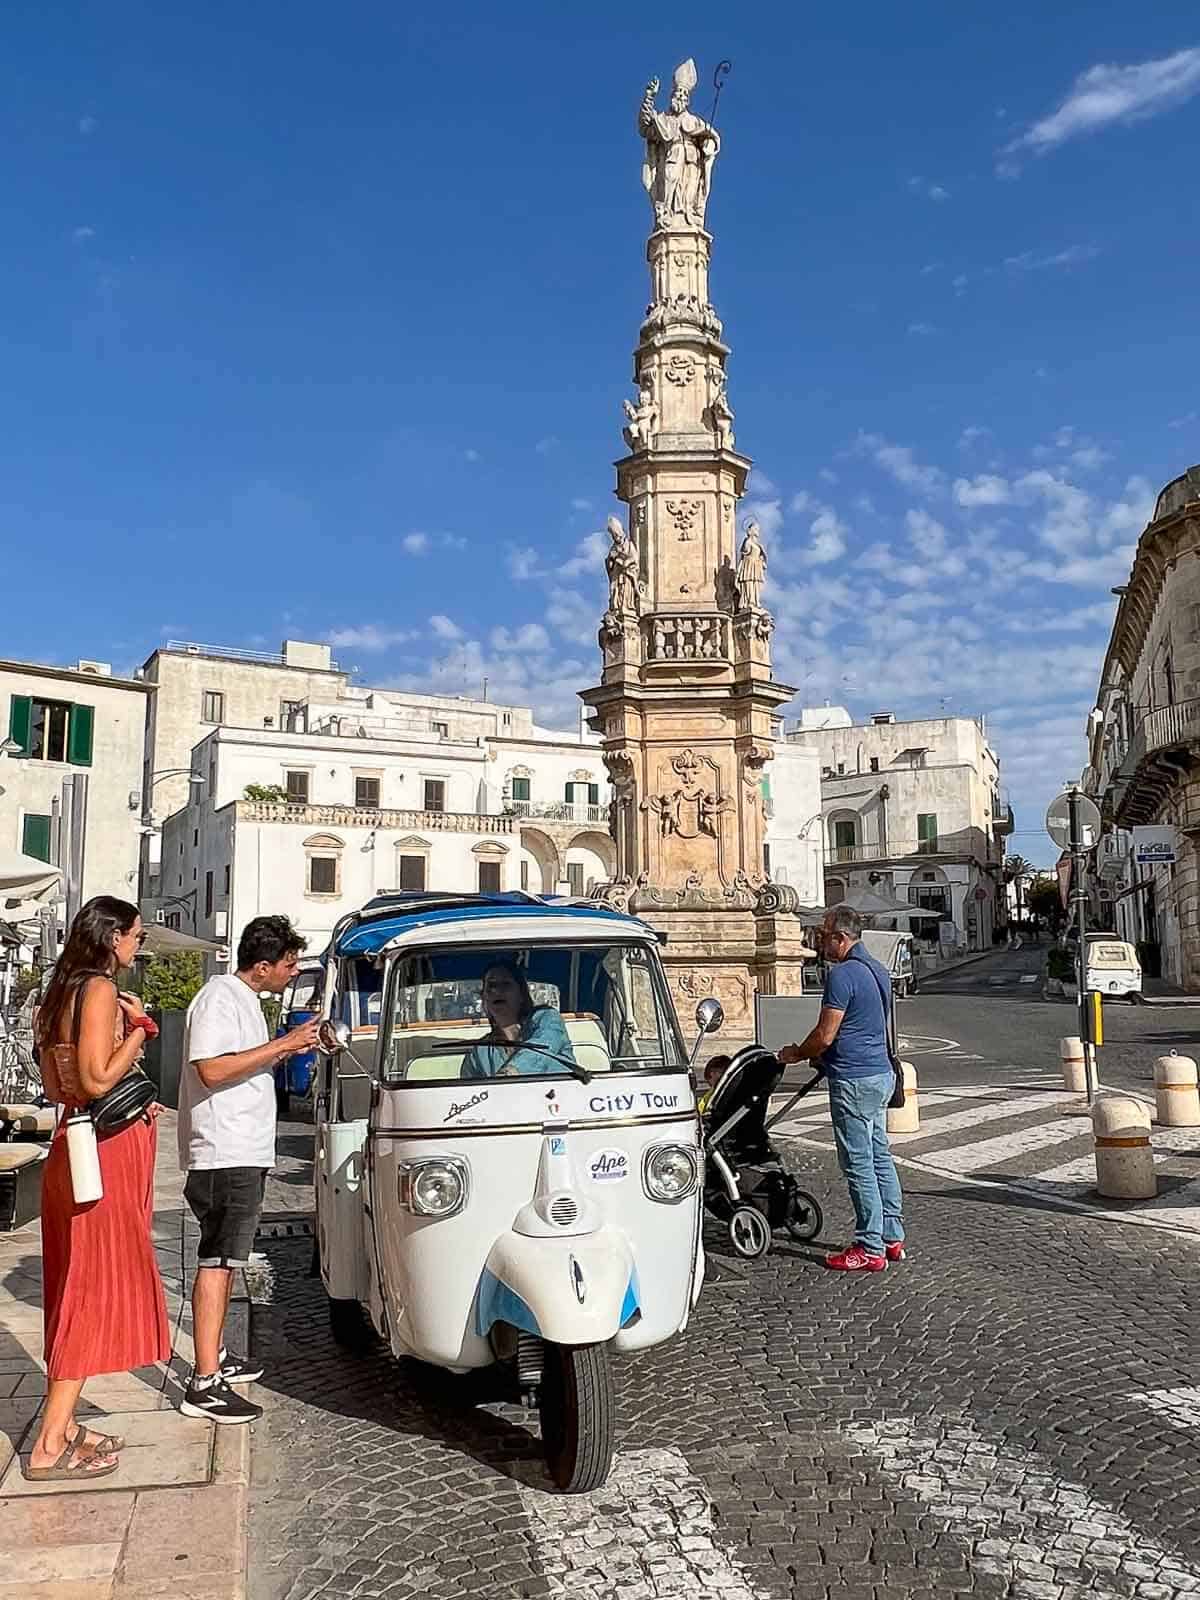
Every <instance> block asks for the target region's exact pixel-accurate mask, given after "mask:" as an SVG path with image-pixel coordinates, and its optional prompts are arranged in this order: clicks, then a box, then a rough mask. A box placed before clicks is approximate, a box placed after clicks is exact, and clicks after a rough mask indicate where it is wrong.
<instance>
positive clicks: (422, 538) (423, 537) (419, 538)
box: [400, 533, 429, 556]
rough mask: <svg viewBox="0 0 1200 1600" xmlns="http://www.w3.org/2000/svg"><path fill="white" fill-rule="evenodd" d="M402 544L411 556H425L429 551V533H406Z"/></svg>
mask: <svg viewBox="0 0 1200 1600" xmlns="http://www.w3.org/2000/svg"><path fill="white" fill-rule="evenodd" d="M400 543H401V544H402V545H403V546H404V548H405V550H407V551H408V553H409V555H410V556H423V555H424V554H425V553H426V551H427V550H428V549H429V535H428V534H427V533H406V534H405V535H404V537H403V539H401V541H400Z"/></svg>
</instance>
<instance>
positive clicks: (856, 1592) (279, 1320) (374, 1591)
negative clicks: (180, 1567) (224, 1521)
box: [248, 1128, 1200, 1600]
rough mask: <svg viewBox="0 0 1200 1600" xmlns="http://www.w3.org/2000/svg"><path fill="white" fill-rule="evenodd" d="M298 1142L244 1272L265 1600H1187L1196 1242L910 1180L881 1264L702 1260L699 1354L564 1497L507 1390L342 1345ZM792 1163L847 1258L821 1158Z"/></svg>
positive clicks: (1191, 1557) (1198, 1318) (657, 1391)
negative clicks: (705, 1268)
mask: <svg viewBox="0 0 1200 1600" xmlns="http://www.w3.org/2000/svg"><path fill="white" fill-rule="evenodd" d="M303 1139H304V1134H303V1130H302V1129H300V1128H294V1129H289V1130H288V1137H287V1139H286V1140H285V1150H288V1151H289V1152H291V1153H290V1154H289V1155H288V1157H287V1159H288V1160H289V1161H290V1162H294V1163H295V1164H296V1165H295V1170H294V1171H291V1172H286V1173H285V1174H284V1177H285V1179H290V1180H291V1181H285V1182H283V1183H280V1182H277V1181H273V1183H272V1188H271V1194H270V1198H269V1206H270V1209H271V1212H272V1216H271V1217H269V1218H268V1219H267V1221H268V1228H267V1233H268V1234H269V1233H270V1232H272V1231H276V1232H282V1231H283V1230H284V1229H288V1228H290V1229H291V1230H292V1236H291V1237H290V1238H289V1237H286V1236H284V1237H264V1238H263V1240H262V1241H261V1248H262V1250H263V1252H264V1257H265V1259H264V1261H263V1263H262V1265H261V1267H260V1268H259V1270H258V1271H257V1273H256V1274H255V1277H256V1281H257V1293H258V1295H259V1297H260V1299H261V1301H262V1304H260V1305H259V1306H258V1308H257V1315H256V1319H255V1327H256V1336H255V1337H256V1346H257V1348H258V1350H259V1351H260V1353H261V1354H262V1355H263V1356H264V1357H265V1358H266V1361H267V1364H268V1371H267V1375H266V1377H265V1379H264V1380H263V1383H262V1384H261V1385H260V1386H259V1391H258V1392H259V1393H261V1394H262V1397H263V1399H264V1400H265V1402H266V1404H267V1405H268V1411H267V1415H266V1417H265V1418H264V1420H263V1422H262V1423H261V1424H260V1425H259V1426H258V1428H257V1429H256V1441H255V1484H254V1488H253V1492H252V1507H251V1531H250V1583H249V1591H248V1592H249V1595H250V1597H251V1600H309V1597H315V1596H318V1595H319V1596H328V1597H334V1600H343V1597H344V1600H365V1597H368V1596H370V1597H382V1596H387V1597H389V1600H391V1597H396V1600H399V1597H408V1596H416V1595H419V1594H423V1595H428V1596H429V1597H430V1600H450V1597H452V1596H453V1597H458V1596H460V1595H463V1594H487V1595H489V1596H497V1597H504V1600H507V1597H510V1596H511V1597H513V1600H518V1597H526V1596H528V1597H532V1596H557V1595H564V1596H567V1595H569V1596H571V1597H572V1600H599V1597H605V1600H608V1597H612V1600H657V1597H659V1596H666V1595H684V1596H698V1597H701V1600H707V1597H709V1596H713V1597H716V1596H718V1595H719V1596H730V1597H733V1600H749V1597H754V1600H782V1597H785V1596H792V1597H799V1600H809V1597H822V1600H824V1597H828V1600H859V1597H869V1600H900V1597H901V1596H910V1597H914V1600H915V1597H925V1596H930V1597H932V1596H937V1597H939V1600H943V1597H955V1596H967V1595H972V1596H985V1597H993V1596H994V1597H1001V1596H1006V1597H1012V1600H1080V1597H1082V1596H1085V1595H1087V1596H1092V1597H1097V1600H1115V1597H1130V1600H1173V1597H1175V1596H1182V1595H1192V1594H1198V1593H1200V1475H1198V1474H1197V1473H1196V1471H1195V1460H1196V1449H1197V1445H1198V1444H1200V1242H1197V1241H1195V1240H1192V1239H1187V1238H1177V1237H1174V1236H1172V1235H1170V1234H1166V1233H1159V1232H1153V1231H1151V1230H1148V1229H1140V1228H1130V1227H1126V1226H1124V1225H1123V1224H1121V1223H1117V1222H1110V1221H1107V1220H1103V1219H1093V1218H1090V1217H1082V1216H1075V1215H1071V1214H1064V1213H1062V1212H1058V1211H1049V1210H1047V1209H1045V1208H1044V1206H1041V1205H1039V1204H1036V1203H1033V1201H1032V1197H1027V1196H1021V1195H1018V1194H1015V1193H1013V1192H1009V1191H1000V1190H989V1189H979V1188H975V1187H962V1186H959V1185H956V1184H955V1183H954V1182H953V1181H949V1180H946V1179H943V1178H938V1177H935V1176H933V1175H930V1174H926V1173H920V1172H917V1173H909V1174H908V1187H909V1200H908V1220H909V1225H910V1237H911V1245H912V1249H911V1255H910V1259H909V1260H908V1261H906V1262H904V1263H903V1264H901V1265H900V1266H898V1267H893V1268H890V1269H889V1270H888V1271H887V1272H886V1273H883V1274H880V1275H877V1276H872V1277H869V1278H865V1279H864V1278H857V1277H850V1278H847V1277H843V1276H839V1275H836V1274H831V1273H827V1272H825V1271H824V1270H823V1269H822V1268H821V1266H820V1265H819V1264H818V1259H817V1257H818V1254H819V1252H818V1251H817V1250H815V1249H809V1248H800V1247H795V1246H779V1247H777V1248H776V1249H774V1250H773V1251H772V1253H771V1254H770V1255H769V1256H768V1257H766V1258H765V1259H764V1260H762V1261H760V1262H756V1263H753V1264H746V1263H741V1262H737V1263H735V1262H732V1261H730V1260H729V1259H728V1258H727V1257H725V1256H724V1255H721V1254H719V1253H714V1254H713V1255H712V1256H711V1257H710V1269H711V1270H710V1280H709V1284H708V1287H707V1288H706V1291H705V1294H704V1296H703V1298H702V1300H701V1303H700V1306H699V1308H698V1311H697V1314H696V1316H695V1317H694V1319H693V1322H692V1325H691V1327H690V1328H689V1330H688V1333H687V1334H686V1336H685V1337H684V1338H682V1339H680V1340H678V1341H676V1342H675V1343H674V1344H673V1345H670V1346H668V1347H666V1348H665V1349H662V1350H659V1351H657V1352H650V1353H648V1354H646V1355H643V1356H640V1357H638V1358H636V1359H624V1360H620V1361H618V1362H617V1363H616V1372H617V1383H618V1391H619V1395H620V1422H619V1433H618V1454H617V1458H616V1463H615V1467H614V1472H613V1475H612V1478H611V1480H610V1482H609V1484H608V1485H607V1486H606V1488H605V1489H604V1490H602V1491H600V1492H598V1493H597V1494H594V1495H591V1496H586V1497H577V1498H570V1499H567V1498H562V1497H558V1496H555V1495H552V1494H550V1493H548V1492H547V1491H546V1489H545V1479H544V1477H543V1475H542V1471H541V1466H540V1458H539V1450H538V1445H537V1440H536V1424H535V1422H534V1420H533V1419H532V1418H531V1417H529V1416H528V1415H526V1414H525V1413H524V1412H522V1411H521V1410H520V1409H519V1408H517V1407H515V1406H512V1405H509V1404H506V1403H505V1401H504V1399H503V1397H501V1396H498V1395H497V1394H496V1393H495V1392H494V1391H492V1392H491V1393H489V1391H488V1390H487V1388H486V1387H484V1386H481V1384H479V1383H478V1382H476V1381H475V1380H454V1379H451V1378H447V1377H443V1376H440V1375H438V1374H436V1373H430V1372H428V1371H427V1370H425V1369H422V1368H420V1367H417V1366H414V1365H412V1364H405V1363H396V1362H393V1361H392V1360H391V1359H390V1358H389V1357H387V1356H386V1355H384V1354H383V1353H382V1352H376V1353H373V1354H370V1355H368V1356H366V1357H365V1358H361V1359H359V1360H351V1359H348V1358H347V1357H345V1356H344V1355H342V1354H341V1353H340V1352H339V1351H338V1350H337V1348H336V1347H335V1346H334V1345H333V1343H332V1341H331V1340H330V1338H329V1336H328V1333H327V1331H326V1320H325V1308H324V1304H323V1299H322V1294H321V1290H320V1286H319V1283H318V1282H317V1281H316V1280H314V1279H312V1278H310V1277H309V1276H308V1270H309V1258H310V1249H311V1245H310V1241H309V1240H308V1239H307V1238H305V1237H303V1236H302V1235H301V1234H300V1229H301V1228H302V1227H303V1224H302V1222H300V1221H299V1220H298V1218H297V1213H298V1212H302V1211H303V1209H304V1205H305V1197H306V1195H307V1190H306V1189H305V1187H304V1184H303V1177H304V1172H303V1167H302V1151H303V1148H304V1146H303ZM293 1141H294V1142H293ZM788 1156H789V1159H790V1160H792V1161H793V1163H794V1164H795V1165H797V1166H798V1167H799V1168H800V1170H801V1171H802V1172H803V1174H804V1176H805V1178H806V1181H808V1182H809V1184H810V1186H811V1187H813V1188H814V1189H815V1190H816V1191H817V1193H818V1194H819V1195H820V1196H821V1198H822V1200H823V1201H824V1202H826V1203H827V1211H828V1214H829V1216H830V1218H831V1226H830V1227H829V1229H828V1230H827V1232H828V1235H829V1241H830V1242H834V1241H837V1240H839V1239H840V1237H841V1234H842V1232H843V1230H844V1229H845V1226H846V1223H847V1220H848V1211H847V1204H846V1201H845V1197H844V1191H843V1189H842V1186H841V1182H840V1179H839V1177H838V1174H837V1172H836V1169H835V1167H834V1165H833V1162H832V1160H831V1158H830V1157H829V1156H828V1154H827V1153H826V1152H825V1151H823V1150H820V1149H808V1148H806V1147H798V1146H796V1145H794V1144H793V1145H790V1146H789V1147H788ZM712 1246H713V1250H714V1252H719V1251H720V1249H721V1242H720V1236H719V1233H714V1234H713V1235H712Z"/></svg>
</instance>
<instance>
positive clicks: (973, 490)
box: [954, 472, 1012, 509]
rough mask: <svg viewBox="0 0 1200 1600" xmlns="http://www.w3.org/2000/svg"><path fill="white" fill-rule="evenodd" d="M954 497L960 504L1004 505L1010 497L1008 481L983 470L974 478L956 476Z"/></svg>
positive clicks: (969, 506)
mask: <svg viewBox="0 0 1200 1600" xmlns="http://www.w3.org/2000/svg"><path fill="white" fill-rule="evenodd" d="M954 498H955V500H956V501H957V503H958V504H959V505H960V506H966V507H967V508H968V509H969V508H972V507H974V506H1006V505H1007V504H1008V502H1009V501H1010V500H1011V499H1012V490H1011V489H1010V487H1009V485H1008V483H1007V482H1006V481H1005V480H1004V479H1003V478H999V477H997V476H996V475H995V474H994V473H990V472H983V473H980V474H979V476H978V477H975V478H956V479H955V480H954Z"/></svg>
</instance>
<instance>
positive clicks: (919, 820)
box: [785, 706, 1013, 950]
mask: <svg viewBox="0 0 1200 1600" xmlns="http://www.w3.org/2000/svg"><path fill="white" fill-rule="evenodd" d="M785 743H786V744H789V745H798V746H801V747H804V748H807V749H809V750H811V751H814V752H815V753H816V755H817V758H818V760H819V763H820V774H821V778H820V781H821V811H822V813H823V827H824V834H825V886H824V895H823V899H824V903H825V904H827V905H833V904H835V903H836V902H837V901H838V900H839V899H842V898H844V897H845V895H847V894H848V893H851V892H853V891H854V890H856V889H873V890H874V891H875V892H876V893H878V894H881V895H884V896H885V897H894V898H896V899H899V900H905V901H908V902H909V903H910V904H914V905H922V906H926V907H928V908H929V909H931V910H935V911H937V912H938V913H939V915H940V917H941V919H942V921H943V922H944V923H946V924H949V926H948V927H947V928H946V930H945V935H944V940H945V942H947V943H949V944H951V945H953V946H962V947H965V948H967V949H971V950H982V949H987V948H988V947H989V946H990V945H991V943H992V936H993V932H994V930H995V929H996V928H997V927H1000V926H1003V924H1004V922H1005V921H1006V920H1007V918H1006V914H1005V910H1004V896H1003V889H1002V863H1003V855H1004V850H1003V840H1004V838H1005V837H1006V836H1007V835H1008V834H1009V833H1011V832H1012V826H1013V819H1012V810H1011V807H1010V806H1009V805H1008V802H1007V800H1006V799H1005V798H1004V796H1003V794H1002V792H1001V789H1000V783H999V765H1000V764H999V760H998V758H997V756H996V753H995V751H994V750H993V749H992V747H991V746H990V744H989V743H988V740H987V734H986V730H985V728H984V725H983V722H982V721H976V720H975V719H973V718H971V717H938V718H922V719H919V720H915V721H910V722H898V721H897V720H896V719H895V717H894V716H893V715H892V714H891V713H890V712H880V713H878V714H877V715H876V716H873V717H872V718H871V719H870V720H869V721H867V722H865V723H855V722H853V721H852V720H851V717H850V714H849V712H847V711H846V710H845V709H844V708H843V707H841V706H825V707H822V708H819V709H816V710H809V711H805V712H803V713H801V716H800V718H799V720H798V722H797V723H796V724H795V725H794V726H793V727H792V728H791V729H789V730H788V732H787V734H786V735H785ZM935 928H936V925H935V924H933V923H929V924H928V925H927V926H926V927H924V928H922V925H921V924H915V925H914V931H918V932H922V931H923V932H925V933H927V934H928V933H931V932H933V931H935Z"/></svg>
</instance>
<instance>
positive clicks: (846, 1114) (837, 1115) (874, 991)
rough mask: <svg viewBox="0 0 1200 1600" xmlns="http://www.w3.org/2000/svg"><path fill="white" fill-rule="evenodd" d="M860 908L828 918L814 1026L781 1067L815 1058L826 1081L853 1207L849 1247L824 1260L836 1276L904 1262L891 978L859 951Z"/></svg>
mask: <svg viewBox="0 0 1200 1600" xmlns="http://www.w3.org/2000/svg"><path fill="white" fill-rule="evenodd" d="M861 934H862V922H861V921H860V919H859V915H858V913H857V911H852V910H851V909H850V907H849V906H838V907H836V908H835V909H834V910H832V911H829V912H827V913H826V915H825V921H824V923H823V924H822V926H821V933H820V944H821V952H822V954H823V955H824V957H825V959H826V960H827V961H828V962H829V963H830V970H829V976H828V978H827V979H826V980H825V993H824V995H823V996H822V999H821V1014H820V1016H819V1017H818V1018H817V1025H816V1027H815V1028H814V1029H813V1030H812V1032H811V1033H810V1034H809V1036H808V1038H807V1039H805V1040H804V1042H803V1043H802V1044H789V1045H785V1046H784V1047H783V1049H782V1050H781V1051H780V1052H779V1059H780V1060H781V1061H783V1062H786V1063H789V1064H790V1063H792V1062H794V1061H815V1060H819V1061H820V1063H821V1066H822V1067H823V1068H824V1069H825V1074H826V1077H827V1078H828V1080H829V1110H830V1115H831V1116H832V1118H833V1137H834V1140H835V1142H836V1144H837V1152H838V1164H839V1166H840V1167H841V1169H842V1171H843V1172H844V1173H845V1175H846V1183H847V1186H848V1188H849V1190H850V1200H851V1203H852V1205H853V1206H854V1218H855V1229H854V1243H853V1244H852V1245H850V1246H849V1248H848V1249H845V1250H838V1251H835V1252H834V1253H833V1254H832V1255H828V1256H826V1257H825V1265H826V1266H827V1267H832V1268H834V1270H835V1271H838V1272H882V1271H883V1270H884V1268H885V1267H886V1266H887V1264H888V1262H889V1261H901V1260H903V1258H904V1224H903V1222H902V1220H901V1208H902V1204H903V1197H902V1195H901V1193H900V1179H899V1178H898V1177H897V1176H896V1164H895V1162H894V1161H893V1160H892V1152H891V1150H890V1148H889V1147H888V1139H887V1104H888V1101H889V1100H890V1099H891V1096H892V1085H893V1082H894V1077H893V1072H892V1062H891V1056H890V1054H889V1052H888V1016H889V1010H890V1006H891V993H892V980H891V978H890V976H889V975H888V972H887V969H886V968H885V967H883V966H881V965H880V963H879V962H878V961H876V960H875V957H874V956H872V955H871V954H869V953H868V951H867V950H866V949H864V947H863V945H862V943H861Z"/></svg>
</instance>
